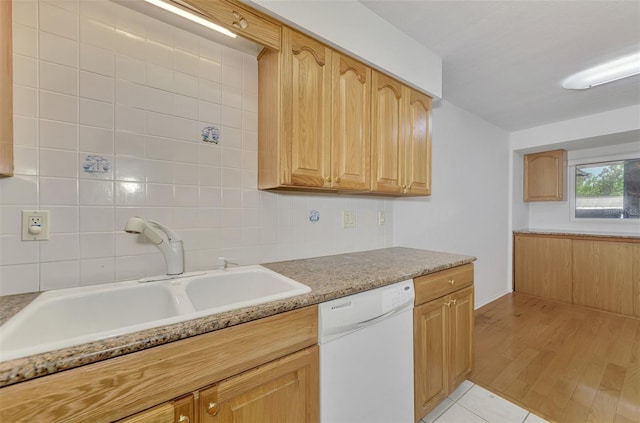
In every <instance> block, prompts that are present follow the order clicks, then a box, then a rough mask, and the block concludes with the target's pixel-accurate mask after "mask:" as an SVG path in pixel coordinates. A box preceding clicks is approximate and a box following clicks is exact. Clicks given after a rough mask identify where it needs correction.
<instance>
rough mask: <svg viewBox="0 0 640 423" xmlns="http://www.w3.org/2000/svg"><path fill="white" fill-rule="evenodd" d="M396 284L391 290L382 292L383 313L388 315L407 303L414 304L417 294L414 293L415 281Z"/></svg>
mask: <svg viewBox="0 0 640 423" xmlns="http://www.w3.org/2000/svg"><path fill="white" fill-rule="evenodd" d="M408 282H410V283H407V282H401V283H400V284H395V285H393V286H391V287H389V289H385V290H384V291H382V312H383V313H387V312H389V311H390V310H393V309H395V308H397V307H401V306H403V305H405V304H407V303H413V301H414V299H415V293H414V291H413V281H408Z"/></svg>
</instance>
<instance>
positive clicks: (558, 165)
mask: <svg viewBox="0 0 640 423" xmlns="http://www.w3.org/2000/svg"><path fill="white" fill-rule="evenodd" d="M566 172H567V150H553V151H543V152H541V153H534V154H525V156H524V201H563V200H564V199H565V192H566V188H565V184H566Z"/></svg>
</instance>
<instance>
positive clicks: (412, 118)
mask: <svg viewBox="0 0 640 423" xmlns="http://www.w3.org/2000/svg"><path fill="white" fill-rule="evenodd" d="M407 91H408V95H407V98H408V107H407V133H406V136H405V141H404V143H403V146H404V151H403V155H404V159H403V160H402V162H403V163H404V166H405V169H404V175H405V180H404V183H403V185H405V186H406V188H405V193H406V194H409V195H430V194H431V98H430V97H429V96H427V95H425V94H422V93H420V92H418V91H416V90H413V89H410V88H407Z"/></svg>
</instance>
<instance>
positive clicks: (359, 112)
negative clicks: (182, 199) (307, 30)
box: [258, 28, 371, 191]
mask: <svg viewBox="0 0 640 423" xmlns="http://www.w3.org/2000/svg"><path fill="white" fill-rule="evenodd" d="M258 60H259V62H258V78H259V84H258V90H259V93H258V97H259V102H260V107H259V110H258V131H259V150H258V187H259V188H261V189H271V188H290V189H292V188H329V189H335V190H357V191H366V190H368V189H369V151H370V150H369V148H370V144H369V143H370V140H369V102H368V99H369V86H370V80H371V70H370V69H369V68H367V67H366V66H364V65H363V64H361V63H359V62H357V61H355V60H353V59H350V58H347V57H345V56H343V55H341V54H339V53H337V52H335V51H333V50H331V49H330V48H328V47H326V46H325V45H324V44H322V43H319V42H318V41H316V40H313V39H312V38H309V37H307V36H305V35H302V34H300V33H298V32H296V31H293V30H291V29H288V28H285V29H284V30H283V33H282V50H281V51H280V52H276V51H271V50H265V51H263V52H262V54H261V55H260V56H259V58H258Z"/></svg>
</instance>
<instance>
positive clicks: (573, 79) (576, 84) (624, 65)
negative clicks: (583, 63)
mask: <svg viewBox="0 0 640 423" xmlns="http://www.w3.org/2000/svg"><path fill="white" fill-rule="evenodd" d="M638 74H640V52H638V53H634V54H630V55H628V56H623V57H620V58H618V59H615V60H612V61H610V62H607V63H603V64H601V65H598V66H594V67H592V68H589V69H585V70H583V71H581V72H578V73H575V74H573V75H571V76H570V77H568V78H567V79H565V80H564V82H563V83H562V86H563V87H564V88H566V89H569V90H584V89H585V88H591V87H595V86H597V85H602V84H606V83H608V82H613V81H617V80H618V79H622V78H627V77H629V76H633V75H638Z"/></svg>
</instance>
